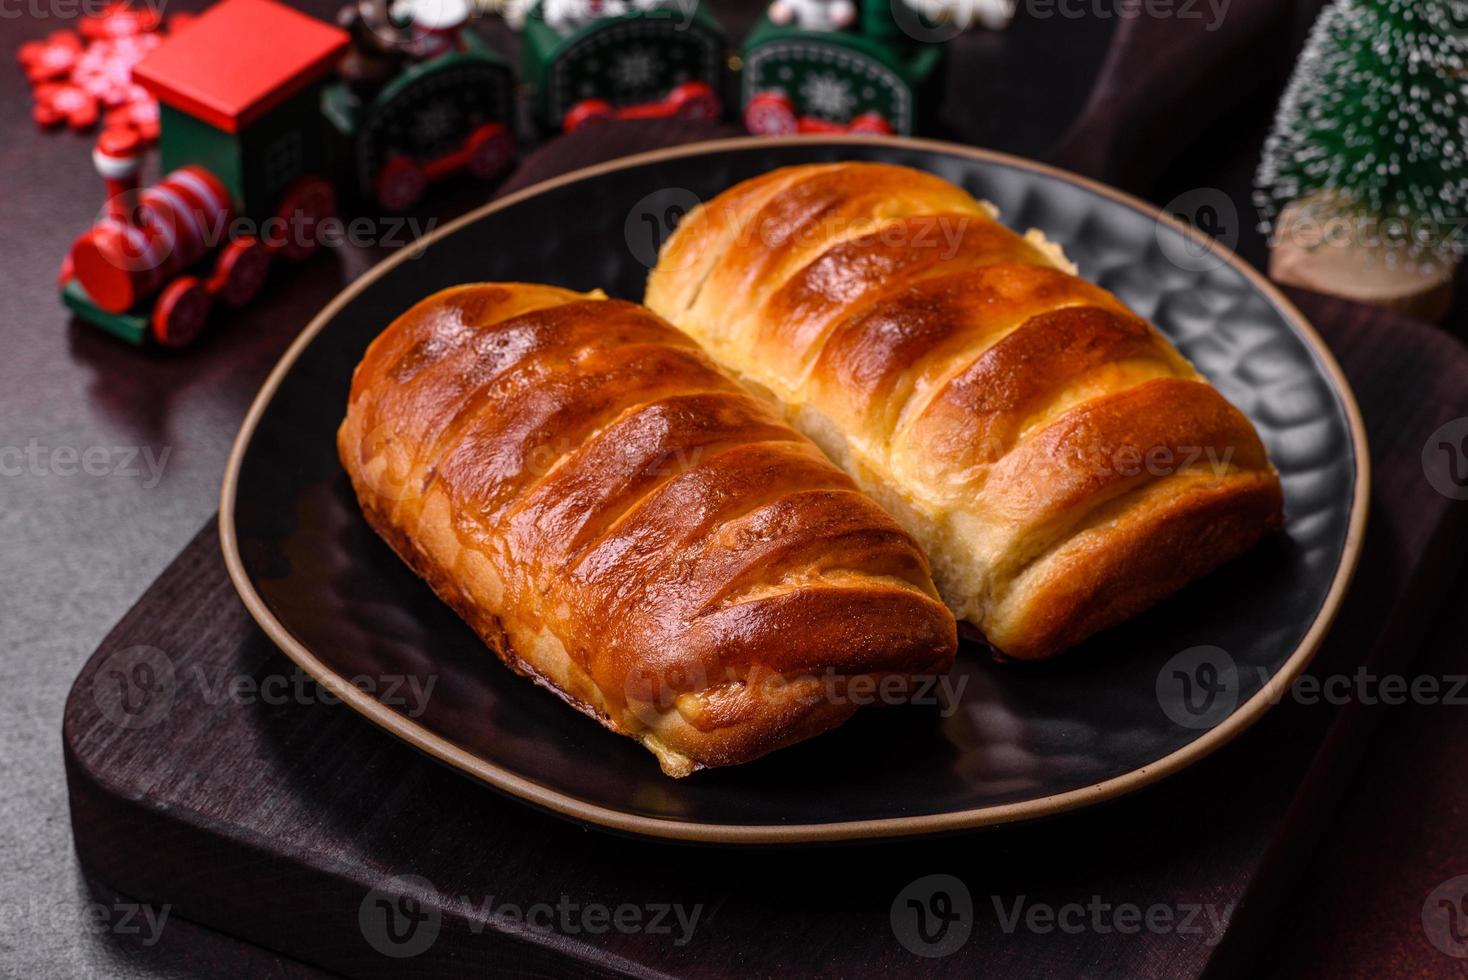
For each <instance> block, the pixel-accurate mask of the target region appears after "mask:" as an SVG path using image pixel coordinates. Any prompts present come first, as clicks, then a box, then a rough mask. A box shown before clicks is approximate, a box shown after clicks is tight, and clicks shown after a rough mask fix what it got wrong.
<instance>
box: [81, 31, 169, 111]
mask: <svg viewBox="0 0 1468 980" xmlns="http://www.w3.org/2000/svg"><path fill="white" fill-rule="evenodd" d="M161 40H162V39H161V38H160V37H159V36H158V35H157V34H137V35H134V36H130V37H116V38H108V39H106V40H102V41H93V42H92V43H91V44H89V45H88V46H87V50H86V51H85V52H83V53H82V56H81V57H80V58H78V59H77V63H76V67H75V68H73V69H72V70H71V80H72V81H73V82H75V83H76V84H78V85H80V86H81V87H82V88H84V89H86V90H87V91H88V92H90V93H92V94H93V95H95V96H96V97H97V98H98V99H100V100H101V101H102V103H103V104H104V105H108V106H118V105H122V104H123V103H124V102H127V101H128V99H129V98H130V97H131V96H132V95H133V94H134V93H135V92H137V91H141V89H138V88H137V87H136V86H135V85H133V65H135V64H137V63H138V62H139V61H141V60H143V56H144V55H146V54H147V53H148V52H149V51H152V50H153V49H154V48H156V47H157V46H158V44H159V43H160V41H161Z"/></svg>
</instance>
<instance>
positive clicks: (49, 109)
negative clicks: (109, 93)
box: [31, 82, 99, 129]
mask: <svg viewBox="0 0 1468 980" xmlns="http://www.w3.org/2000/svg"><path fill="white" fill-rule="evenodd" d="M35 96H36V104H35V106H34V107H33V108H32V109H31V116H32V117H33V118H34V119H35V120H36V122H37V123H38V124H39V125H41V126H43V127H45V128H47V129H49V128H51V127H52V126H59V125H61V124H62V123H66V125H68V126H70V127H71V128H72V129H91V128H92V127H93V126H95V125H96V124H97V115H98V111H99V110H98V106H97V99H96V97H95V96H93V95H91V94H90V93H89V92H87V91H86V90H85V89H83V88H82V87H81V86H80V85H73V84H72V83H71V82H42V83H41V84H40V85H37V86H36V92H35Z"/></svg>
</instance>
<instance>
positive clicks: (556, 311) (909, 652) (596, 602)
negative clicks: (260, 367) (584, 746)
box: [337, 284, 957, 776]
mask: <svg viewBox="0 0 1468 980" xmlns="http://www.w3.org/2000/svg"><path fill="white" fill-rule="evenodd" d="M337 448H338V451H339V452H340V455H341V461H342V464H343V465H344V466H345V467H346V471H347V473H348V474H349V475H350V477H351V480H352V485H353V487H355V489H356V492H357V497H358V500H359V501H360V502H361V505H362V511H363V513H364V514H365V515H366V517H367V520H368V521H369V522H370V523H371V525H372V526H373V527H374V528H375V529H376V530H377V531H378V533H379V534H381V535H382V537H383V538H384V539H386V540H387V542H388V544H390V545H391V546H392V547H393V548H394V549H395V550H396V551H397V553H398V554H399V555H400V556H401V557H402V559H403V560H404V561H405V562H407V563H408V564H409V565H410V566H412V568H413V569H414V570H415V571H416V572H417V573H418V574H419V575H421V576H422V577H423V578H424V579H426V580H427V582H428V584H429V585H430V586H432V588H433V590H434V591H435V592H437V593H438V595H439V596H440V597H441V598H442V599H443V600H444V601H445V602H447V603H448V604H449V605H450V606H452V607H453V608H454V609H455V610H456V611H457V612H458V613H459V615H460V616H462V617H463V618H464V620H465V621H466V622H468V623H469V625H470V626H472V627H473V628H474V629H475V631H477V632H478V633H479V635H480V636H481V637H483V638H484V641H485V642H486V643H487V644H488V645H489V646H490V647H492V648H493V649H494V651H495V653H497V654H498V655H499V656H500V658H501V659H502V660H504V662H505V663H506V664H508V665H509V666H510V667H512V668H514V669H515V670H517V671H519V672H520V673H523V674H528V675H529V676H531V677H533V678H534V679H535V680H536V681H538V682H539V683H540V684H542V685H543V686H545V687H548V688H550V689H551V690H552V691H554V692H555V693H556V694H558V695H560V696H561V697H562V698H563V699H564V700H566V701H567V702H568V703H570V704H571V705H573V706H575V707H577V708H579V709H580V710H582V711H584V712H585V713H587V714H589V715H591V716H592V717H594V718H596V719H598V720H599V721H601V722H602V723H603V724H604V725H606V726H607V727H608V728H610V729H612V730H613V731H616V732H620V733H622V734H624V735H629V736H631V737H633V738H636V739H638V740H640V741H641V742H642V744H643V745H645V746H646V747H647V748H648V749H650V750H652V752H653V753H655V754H656V755H657V757H658V760H659V762H660V763H661V764H662V767H663V771H664V772H666V773H668V774H669V775H672V776H683V775H687V774H688V773H690V772H692V771H693V770H695V769H699V768H702V767H704V766H723V765H730V764H732V763H738V762H744V761H747V760H749V759H753V758H756V757H757V756H761V755H764V754H765V753H767V752H769V751H771V750H773V749H776V748H779V747H780V746H783V745H788V744H790V743H792V742H796V741H799V740H800V739H804V738H808V737H810V736H812V735H815V734H817V733H819V732H822V731H825V730H826V729H829V728H831V727H833V726H835V725H837V724H840V723H841V722H842V721H844V720H845V719H846V718H847V717H849V716H850V715H851V714H852V713H853V712H854V711H855V710H856V707H857V704H858V703H863V702H865V701H869V700H871V699H872V698H873V697H875V696H876V693H877V692H878V691H880V692H881V693H882V694H884V695H894V696H900V695H901V692H902V691H903V690H904V689H907V688H908V687H909V686H910V685H911V681H912V678H913V676H914V675H926V674H931V673H934V672H938V673H942V672H946V671H947V670H948V669H949V667H950V666H951V665H952V662H953V655H954V650H955V648H956V646H957V636H956V626H955V623H954V620H953V617H952V616H951V615H950V614H949V612H948V610H947V609H945V608H944V607H943V604H942V603H941V602H940V601H939V599H938V598H937V590H936V589H935V588H934V586H933V582H932V579H931V578H930V577H929V572H928V565H927V562H926V560H925V559H924V557H923V555H922V553H921V552H920V551H919V549H918V548H917V546H916V544H915V543H914V542H913V541H912V539H911V538H910V537H908V535H907V534H906V533H905V532H904V531H903V530H902V529H901V528H900V527H899V526H898V525H897V524H896V523H895V522H894V521H893V520H892V519H891V518H890V517H889V516H888V515H887V514H885V513H884V512H883V511H882V510H881V508H880V507H878V506H877V505H876V504H875V503H873V502H872V500H871V499H870V498H868V497H867V496H865V495H864V494H862V493H860V492H859V491H858V490H857V489H856V487H855V485H854V484H853V483H852V481H851V479H850V478H849V477H848V476H846V474H844V473H842V472H841V471H840V470H838V469H837V468H836V467H834V466H832V465H831V463H830V462H829V461H828V460H826V458H825V457H824V456H822V454H821V452H820V450H819V449H817V448H816V447H815V446H814V445H812V444H811V442H810V441H809V440H808V439H806V438H804V437H803V436H801V435H800V434H799V433H797V432H795V431H794V430H793V429H791V428H790V427H789V426H787V425H785V424H784V423H782V422H781V421H780V420H779V418H778V416H777V414H776V413H775V412H774V411H773V410H772V409H771V407H770V406H768V405H767V404H765V403H764V402H762V401H760V400H759V399H757V398H754V397H752V396H751V395H749V394H748V393H747V392H745V391H744V389H742V388H741V387H740V386H739V384H738V383H737V382H735V381H734V380H732V379H731V378H730V377H729V376H728V375H727V374H726V373H724V372H723V371H722V370H720V369H719V368H718V367H716V366H715V365H714V364H713V362H711V361H710V360H709V359H708V358H707V357H706V356H705V355H704V354H703V353H702V352H701V351H700V350H699V349H698V347H697V346H696V345H695V344H694V343H693V342H692V341H691V340H689V339H688V338H687V337H686V336H685V335H684V334H681V333H679V332H678V331H677V330H675V329H673V328H672V327H671V326H669V325H668V324H667V323H665V322H664V321H663V320H661V319H659V318H658V317H656V316H654V315H653V314H652V313H649V312H648V311H647V310H645V309H643V308H642V307H639V306H637V305H635V304H632V303H625V302H621V301H617V300H608V299H604V298H598V297H595V296H585V295H582V294H578V293H573V292H569V291H567V290H564V289H556V288H552V287H549V286H535V285H523V284H482V285H470V286H461V287H458V288H455V289H449V290H446V291H444V292H441V293H438V294H436V295H434V296H431V297H429V298H428V299H425V300H423V301H422V302H421V303H419V304H418V305H416V306H414V307H413V308H412V309H410V310H409V311H408V312H407V313H404V314H403V315H402V316H401V317H399V318H398V319H397V320H396V321H395V322H394V323H393V324H392V325H391V326H390V327H388V328H387V329H386V330H385V331H384V332H383V333H382V334H381V335H380V336H379V337H378V338H377V339H376V340H375V341H373V343H372V346H371V347H370V348H368V350H367V354H366V356H365V357H364V358H363V359H362V363H361V364H360V365H358V367H357V370H356V373H355V375H354V376H353V379H352V388H351V396H350V401H349V403H348V406H347V415H346V420H345V421H344V422H343V423H342V425H341V429H340V431H339V432H338V436H337ZM855 678H861V679H862V684H863V687H862V688H861V689H859V690H858V689H856V688H853V687H852V686H851V685H852V683H853V680H854V679H855ZM878 685H880V686H878Z"/></svg>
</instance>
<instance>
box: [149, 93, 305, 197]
mask: <svg viewBox="0 0 1468 980" xmlns="http://www.w3.org/2000/svg"><path fill="white" fill-rule="evenodd" d="M321 89H322V87H321V85H320V84H316V85H309V86H307V87H306V88H305V89H303V90H302V91H301V92H299V93H297V94H296V95H294V96H292V97H291V98H289V99H287V100H286V101H285V102H283V103H282V104H281V105H279V106H277V107H275V108H274V109H272V110H271V111H270V112H268V113H266V114H265V115H264V116H263V117H261V118H260V119H259V120H258V121H256V122H254V123H252V124H250V125H249V126H247V127H245V128H244V129H242V130H240V131H239V132H237V133H227V132H225V131H224V130H222V129H218V128H216V127H215V126H212V125H210V124H209V123H207V122H205V121H203V120H202V119H199V118H197V117H195V116H191V115H189V114H187V113H185V112H181V111H179V110H178V109H174V108H172V107H170V106H167V105H164V106H162V107H161V109H160V111H161V114H162V120H161V122H162V134H161V138H160V140H159V164H160V166H161V167H162V169H163V172H164V173H168V172H169V171H172V170H176V169H177V168H179V167H182V166H185V165H188V164H194V165H198V166H202V167H204V168H206V169H207V170H209V172H210V173H212V174H214V176H216V177H218V178H219V179H220V180H221V181H223V182H224V185H225V186H226V187H227V188H229V192H230V196H231V197H233V198H234V203H235V207H236V208H237V209H238V210H239V213H240V214H242V215H244V216H246V217H249V218H251V219H253V220H255V221H264V220H265V219H267V218H269V217H271V216H273V215H274V214H275V212H276V209H277V208H278V207H279V205H280V200H281V195H282V194H283V193H284V191H285V190H286V188H287V187H289V186H290V185H291V184H293V183H295V182H296V181H297V180H298V179H300V178H301V177H303V176H305V175H307V174H315V175H319V176H322V177H325V178H327V179H328V180H331V176H332V171H331V163H330V159H329V156H328V153H327V146H326V134H325V133H324V132H323V128H322V125H321ZM333 183H334V181H333Z"/></svg>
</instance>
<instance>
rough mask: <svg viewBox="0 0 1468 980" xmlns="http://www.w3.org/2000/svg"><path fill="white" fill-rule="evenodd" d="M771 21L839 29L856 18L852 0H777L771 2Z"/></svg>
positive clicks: (813, 29) (781, 23) (811, 27)
mask: <svg viewBox="0 0 1468 980" xmlns="http://www.w3.org/2000/svg"><path fill="white" fill-rule="evenodd" d="M769 16H770V22H771V23H774V24H779V25H780V26H782V27H784V26H785V25H787V24H793V25H794V26H796V27H799V28H800V29H802V30H806V31H839V30H841V29H842V28H843V27H848V26H850V25H851V23H852V22H853V21H855V20H856V5H855V4H854V3H852V0H775V2H774V3H772V4H770V9H769Z"/></svg>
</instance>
